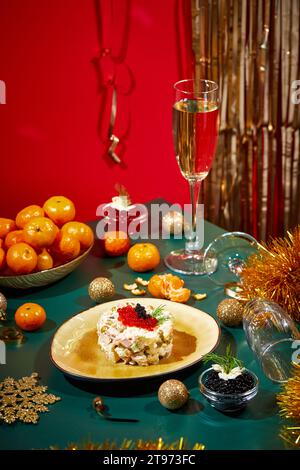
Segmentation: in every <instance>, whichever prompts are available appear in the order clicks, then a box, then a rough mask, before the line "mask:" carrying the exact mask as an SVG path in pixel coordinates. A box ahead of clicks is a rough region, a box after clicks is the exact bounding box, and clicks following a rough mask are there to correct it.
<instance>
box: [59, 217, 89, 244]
mask: <svg viewBox="0 0 300 470" xmlns="http://www.w3.org/2000/svg"><path fill="white" fill-rule="evenodd" d="M61 231H62V233H64V234H68V235H71V237H74V238H77V240H79V242H80V246H81V248H82V249H83V250H87V248H89V247H90V246H91V245H92V244H93V243H94V233H93V230H92V229H91V228H90V227H89V226H88V225H86V224H84V223H83V222H76V221H75V220H74V221H73V222H68V223H66V224H65V225H63V226H62V228H61Z"/></svg>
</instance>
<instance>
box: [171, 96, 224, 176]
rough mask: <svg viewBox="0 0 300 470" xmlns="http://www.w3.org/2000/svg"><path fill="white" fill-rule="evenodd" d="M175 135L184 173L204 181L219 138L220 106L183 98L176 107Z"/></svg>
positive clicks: (176, 149) (174, 107)
mask: <svg viewBox="0 0 300 470" xmlns="http://www.w3.org/2000/svg"><path fill="white" fill-rule="evenodd" d="M173 137H174V146H175V152H176V158H177V161H178V164H179V167H180V170H181V173H182V175H183V176H184V177H185V178H186V179H187V180H190V181H193V180H203V179H204V178H205V177H206V176H207V174H208V172H209V170H210V167H211V165H212V161H213V157H214V153H215V149H216V145H217V138H218V105H217V103H214V102H211V101H205V100H194V99H183V100H180V101H177V102H176V103H175V104H174V106H173Z"/></svg>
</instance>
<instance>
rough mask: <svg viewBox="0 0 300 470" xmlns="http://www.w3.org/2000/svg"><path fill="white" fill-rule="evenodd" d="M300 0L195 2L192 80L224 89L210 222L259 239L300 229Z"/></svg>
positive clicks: (208, 189) (209, 191) (209, 193)
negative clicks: (299, 93)
mask: <svg viewBox="0 0 300 470" xmlns="http://www.w3.org/2000/svg"><path fill="white" fill-rule="evenodd" d="M299 22H300V0H192V30H193V50H194V54H195V76H196V77H198V78H209V79H211V80H214V81H216V82H218V83H219V86H220V92H221V100H222V101H221V108H220V137H219V144H218V150H217V154H216V157H215V161H214V165H213V168H212V170H211V172H210V174H209V176H208V178H207V179H206V181H205V184H204V193H205V206H206V216H207V218H208V220H210V221H212V222H214V223H216V224H219V225H221V226H222V227H224V228H226V229H228V230H243V231H246V232H249V233H252V234H253V235H254V236H255V237H256V238H258V239H266V238H267V237H268V236H269V235H274V236H277V235H282V234H283V232H284V231H285V230H286V229H288V228H291V227H294V226H295V225H296V224H298V223H300V158H299V138H300V135H299V120H300V115H299V111H300V104H293V103H292V99H291V97H292V93H293V90H292V83H293V81H294V80H296V79H300V47H299V29H300V24H299Z"/></svg>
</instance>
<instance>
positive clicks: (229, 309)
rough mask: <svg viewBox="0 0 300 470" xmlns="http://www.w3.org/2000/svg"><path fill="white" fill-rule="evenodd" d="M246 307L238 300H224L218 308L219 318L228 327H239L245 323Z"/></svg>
mask: <svg viewBox="0 0 300 470" xmlns="http://www.w3.org/2000/svg"><path fill="white" fill-rule="evenodd" d="M243 313H244V305H243V304H242V303H241V302H239V301H238V300H236V299H224V300H222V302H220V303H219V305H218V308H217V315H218V318H219V319H220V320H221V322H222V323H224V325H226V326H239V325H240V324H241V323H242V321H243Z"/></svg>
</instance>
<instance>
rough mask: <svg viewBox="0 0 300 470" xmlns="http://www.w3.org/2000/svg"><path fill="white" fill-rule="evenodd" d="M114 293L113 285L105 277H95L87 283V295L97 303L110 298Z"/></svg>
mask: <svg viewBox="0 0 300 470" xmlns="http://www.w3.org/2000/svg"><path fill="white" fill-rule="evenodd" d="M114 294H115V286H114V285H113V283H112V282H111V280H110V279H107V277H96V278H95V279H94V280H93V281H92V282H91V283H90V285H89V296H90V298H91V299H92V300H94V301H95V302H97V303H101V302H104V301H105V300H108V299H110V298H111V297H113V296H114Z"/></svg>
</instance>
